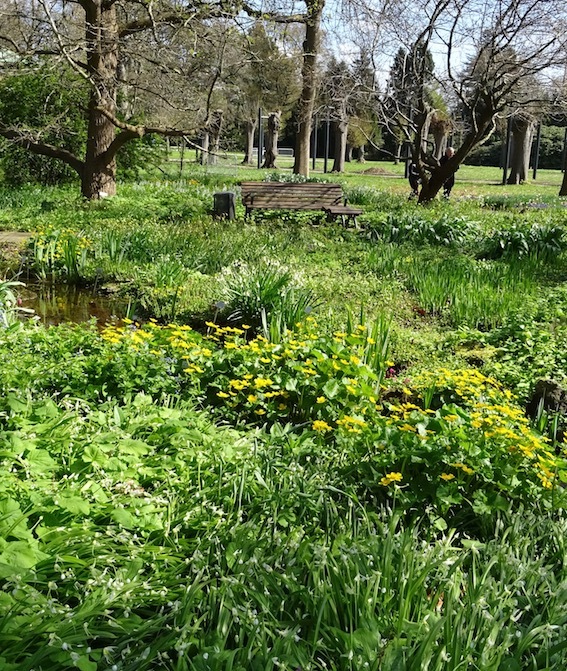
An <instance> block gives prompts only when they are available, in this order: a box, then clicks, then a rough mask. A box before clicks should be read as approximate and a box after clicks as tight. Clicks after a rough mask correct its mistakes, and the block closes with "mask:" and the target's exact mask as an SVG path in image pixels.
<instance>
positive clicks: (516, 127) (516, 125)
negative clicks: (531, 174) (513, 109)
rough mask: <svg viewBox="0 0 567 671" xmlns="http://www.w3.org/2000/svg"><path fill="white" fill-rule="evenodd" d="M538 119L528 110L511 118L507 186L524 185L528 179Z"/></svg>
mask: <svg viewBox="0 0 567 671" xmlns="http://www.w3.org/2000/svg"><path fill="white" fill-rule="evenodd" d="M536 123H537V122H536V119H535V117H534V116H532V115H531V114H529V112H528V111H527V110H523V111H521V112H520V113H517V114H515V115H514V116H512V117H510V124H511V129H510V130H511V133H510V135H511V140H512V143H511V150H510V173H509V175H508V179H507V180H506V183H507V184H522V183H523V182H525V181H526V179H527V177H528V171H529V168H530V154H531V149H532V142H533V137H534V131H535V128H536Z"/></svg>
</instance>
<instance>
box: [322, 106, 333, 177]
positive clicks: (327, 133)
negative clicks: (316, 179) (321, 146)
mask: <svg viewBox="0 0 567 671" xmlns="http://www.w3.org/2000/svg"><path fill="white" fill-rule="evenodd" d="M330 136H331V119H330V112H329V110H327V124H326V126H325V160H324V161H323V172H324V173H326V172H327V163H328V162H329V141H330Z"/></svg>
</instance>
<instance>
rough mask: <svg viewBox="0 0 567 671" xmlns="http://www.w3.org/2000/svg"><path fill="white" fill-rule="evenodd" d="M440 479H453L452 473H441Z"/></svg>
mask: <svg viewBox="0 0 567 671" xmlns="http://www.w3.org/2000/svg"><path fill="white" fill-rule="evenodd" d="M440 478H441V480H447V481H449V480H453V479H454V478H455V476H454V475H453V474H452V473H441V475H440Z"/></svg>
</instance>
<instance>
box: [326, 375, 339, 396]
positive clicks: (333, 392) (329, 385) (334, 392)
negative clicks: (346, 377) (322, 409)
mask: <svg viewBox="0 0 567 671" xmlns="http://www.w3.org/2000/svg"><path fill="white" fill-rule="evenodd" d="M341 389H342V387H341V385H340V384H339V382H338V380H337V379H336V378H332V379H331V380H327V382H325V384H324V385H323V394H324V395H325V396H326V397H327V398H335V397H336V396H338V395H339V394H340V392H341Z"/></svg>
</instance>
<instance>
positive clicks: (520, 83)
mask: <svg viewBox="0 0 567 671" xmlns="http://www.w3.org/2000/svg"><path fill="white" fill-rule="evenodd" d="M425 10H426V11H425V15H426V16H428V17H429V18H428V21H427V24H426V25H425V27H424V28H423V30H422V32H421V34H420V36H419V40H420V41H422V42H423V43H424V45H426V46H429V45H430V44H433V43H434V42H435V43H436V46H437V51H440V49H441V46H442V47H443V48H444V51H445V59H446V67H445V72H444V73H443V76H442V77H438V81H439V83H440V85H443V86H444V87H445V89H446V90H447V91H450V93H451V94H452V96H453V97H454V98H455V100H456V101H458V105H459V109H460V111H461V114H462V117H463V119H464V128H463V132H462V140H461V145H460V147H458V148H457V151H456V153H455V155H454V156H453V157H452V158H451V159H450V160H449V161H447V162H446V163H444V164H443V165H442V166H439V164H438V162H437V161H435V160H434V159H433V157H428V156H426V155H425V154H424V152H423V136H424V132H425V129H426V128H428V124H429V123H430V119H431V114H432V110H431V108H430V107H429V106H428V105H427V102H426V100H425V95H423V96H421V99H420V103H419V107H420V109H419V114H418V122H417V123H416V126H415V135H414V144H413V153H414V160H416V161H417V162H418V164H419V168H420V172H421V175H422V190H421V193H420V202H428V201H430V200H432V199H433V198H435V196H436V195H437V193H438V192H439V191H440V189H441V188H442V186H443V184H444V182H445V181H446V180H447V179H448V178H449V177H450V176H451V175H453V174H454V173H455V171H456V170H457V169H458V167H459V165H460V164H461V163H462V162H463V161H464V159H465V158H466V157H467V156H468V154H469V153H470V152H471V151H472V150H473V149H474V148H475V147H477V146H479V145H480V144H482V143H483V142H484V141H485V140H486V139H487V138H489V137H490V135H491V133H492V131H493V130H494V128H495V124H496V120H497V119H498V118H499V117H500V116H502V115H505V114H508V113H509V111H510V110H513V109H514V108H516V107H520V106H526V105H530V104H534V103H536V102H537V101H538V100H540V99H541V91H542V88H543V87H541V86H537V87H535V86H534V87H529V89H528V87H526V86H525V84H526V83H529V82H534V81H535V80H536V79H540V80H541V79H542V78H544V77H545V76H546V75H547V73H548V72H549V71H550V69H553V68H557V67H560V66H561V65H562V64H564V63H565V58H566V53H567V52H566V48H565V47H566V35H565V32H564V30H563V26H564V24H565V20H566V18H567V13H566V7H565V4H564V3H563V2H559V1H558V0H501V1H500V2H497V3H493V2H492V1H491V0H462V1H461V2H460V3H458V4H457V3H455V2H453V0H432V1H431V2H428V3H426V7H425ZM440 45H441V46H440ZM463 45H465V46H466V48H467V50H469V52H470V53H472V56H471V57H470V60H469V62H468V64H467V65H466V66H464V67H463V65H462V61H461V60H458V61H457V54H458V55H461V54H462V50H463Z"/></svg>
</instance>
